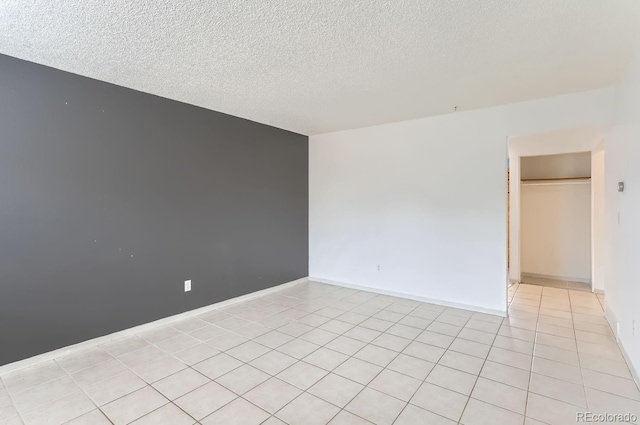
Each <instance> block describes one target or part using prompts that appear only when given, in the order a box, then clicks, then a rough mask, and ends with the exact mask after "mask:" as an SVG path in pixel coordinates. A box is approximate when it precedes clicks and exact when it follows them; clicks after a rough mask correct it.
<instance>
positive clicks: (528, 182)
mask: <svg viewBox="0 0 640 425" xmlns="http://www.w3.org/2000/svg"><path fill="white" fill-rule="evenodd" d="M589 183H591V178H589V177H587V178H569V179H531V180H521V181H520V184H521V185H523V186H551V185H561V184H563V185H567V184H589Z"/></svg>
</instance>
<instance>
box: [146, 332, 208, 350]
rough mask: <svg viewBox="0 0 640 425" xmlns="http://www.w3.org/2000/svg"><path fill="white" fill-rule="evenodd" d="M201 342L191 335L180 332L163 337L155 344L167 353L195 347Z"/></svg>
mask: <svg viewBox="0 0 640 425" xmlns="http://www.w3.org/2000/svg"><path fill="white" fill-rule="evenodd" d="M199 343H200V340H198V339H196V338H194V337H192V336H189V335H187V334H179V335H176V336H174V337H171V338H169V339H163V340H162V341H160V342H156V344H155V346H156V347H158V348H160V349H161V350H163V351H166V352H167V353H175V352H178V351H182V350H186V349H187V348H189V347H193V346H194V345H197V344H199Z"/></svg>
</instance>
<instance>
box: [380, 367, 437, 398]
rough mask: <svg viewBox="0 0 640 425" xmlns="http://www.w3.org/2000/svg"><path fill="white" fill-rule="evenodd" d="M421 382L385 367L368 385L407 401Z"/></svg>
mask: <svg viewBox="0 0 640 425" xmlns="http://www.w3.org/2000/svg"><path fill="white" fill-rule="evenodd" d="M432 373H433V372H432ZM421 384H422V381H420V380H418V379H415V378H411V377H409V376H407V375H403V374H401V373H398V372H395V371H393V370H389V369H385V370H383V371H382V372H380V374H379V375H378V376H376V377H375V378H374V379H373V381H371V382H370V383H369V385H368V386H369V388H373V389H374V390H378V391H380V392H381V393H384V394H387V395H390V396H392V397H395V398H398V399H400V400H402V401H409V400H410V399H411V397H413V394H415V392H416V390H417V389H418V387H420V385H421Z"/></svg>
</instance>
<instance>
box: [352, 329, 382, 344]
mask: <svg viewBox="0 0 640 425" xmlns="http://www.w3.org/2000/svg"><path fill="white" fill-rule="evenodd" d="M381 334H382V332H380V331H376V330H374V329H369V328H365V327H363V326H362V325H359V326H356V327H354V328H351V329H350V330H348V331H347V332H345V333H344V336H345V337H348V338H352V339H355V340H358V341H361V342H364V343H367V344H368V343H370V342H371V341H373V340H374V339H376V338H377V337H378V336H380V335H381Z"/></svg>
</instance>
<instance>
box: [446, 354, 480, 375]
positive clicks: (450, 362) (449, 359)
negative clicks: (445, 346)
mask: <svg viewBox="0 0 640 425" xmlns="http://www.w3.org/2000/svg"><path fill="white" fill-rule="evenodd" d="M438 363H439V364H441V365H443V366H447V367H450V368H452V369H458V370H461V371H463V372H467V373H470V374H472V375H479V374H480V370H482V365H483V364H484V360H483V359H480V358H478V357H474V356H470V355H468V354H462V353H458V352H456V351H451V350H447V352H446V353H444V354H443V355H442V357H441V358H440V361H439V362H438Z"/></svg>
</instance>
